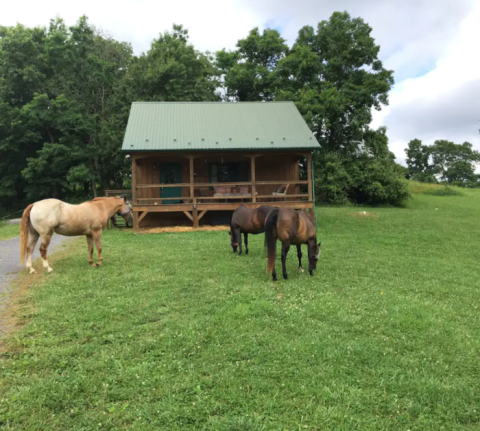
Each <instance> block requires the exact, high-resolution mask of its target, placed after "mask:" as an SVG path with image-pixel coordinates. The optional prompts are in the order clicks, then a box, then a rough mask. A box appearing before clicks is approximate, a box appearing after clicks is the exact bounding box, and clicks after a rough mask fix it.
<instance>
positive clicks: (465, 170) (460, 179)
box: [431, 140, 480, 187]
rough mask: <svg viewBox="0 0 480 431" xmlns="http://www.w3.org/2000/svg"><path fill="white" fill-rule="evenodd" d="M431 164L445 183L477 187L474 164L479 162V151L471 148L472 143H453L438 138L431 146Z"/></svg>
mask: <svg viewBox="0 0 480 431" xmlns="http://www.w3.org/2000/svg"><path fill="white" fill-rule="evenodd" d="M431 154H432V160H433V166H434V168H435V170H436V172H437V173H438V175H439V176H440V179H441V180H442V181H443V182H445V183H447V184H454V185H459V186H467V187H478V186H479V183H478V175H476V174H475V164H476V163H478V162H480V153H479V152H478V151H475V150H473V148H472V144H470V143H469V142H464V143H463V144H455V143H453V142H450V141H446V140H438V141H435V143H434V144H433V145H432V147H431Z"/></svg>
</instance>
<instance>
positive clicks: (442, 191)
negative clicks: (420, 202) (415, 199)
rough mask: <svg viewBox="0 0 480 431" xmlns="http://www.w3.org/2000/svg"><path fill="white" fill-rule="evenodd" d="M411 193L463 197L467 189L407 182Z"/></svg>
mask: <svg viewBox="0 0 480 431" xmlns="http://www.w3.org/2000/svg"><path fill="white" fill-rule="evenodd" d="M408 183H409V185H410V190H411V191H412V193H419V194H426V195H435V196H458V195H464V194H465V191H466V190H468V189H462V188H460V187H454V186H445V185H442V184H429V183H419V182H418V181H409V182H408Z"/></svg>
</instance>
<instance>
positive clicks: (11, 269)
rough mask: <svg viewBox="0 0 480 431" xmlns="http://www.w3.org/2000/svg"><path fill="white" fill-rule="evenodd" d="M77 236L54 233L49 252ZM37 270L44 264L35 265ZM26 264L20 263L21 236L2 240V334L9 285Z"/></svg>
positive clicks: (0, 264)
mask: <svg viewBox="0 0 480 431" xmlns="http://www.w3.org/2000/svg"><path fill="white" fill-rule="evenodd" d="M74 238H77V237H66V236H61V235H53V236H52V241H51V242H50V246H49V247H48V254H49V255H51V254H52V253H53V252H55V251H57V250H58V249H59V248H62V245H63V244H65V243H66V242H68V241H71V240H72V239H74ZM39 246H40V241H39V242H38V243H37V247H36V249H35V252H34V253H33V257H32V259H33V260H35V259H37V258H39V257H40V252H39ZM35 266H36V269H37V271H39V270H43V268H42V266H41V265H40V267H38V265H35ZM24 268H25V266H22V265H20V237H18V236H17V237H15V238H10V239H7V240H5V241H1V240H0V336H1V335H2V333H3V332H4V330H5V327H4V325H2V314H3V308H4V307H5V305H6V303H7V301H8V293H9V291H8V290H9V286H10V285H11V283H12V282H13V281H14V280H15V279H16V278H17V276H18V273H19V272H20V271H21V270H23V269H24Z"/></svg>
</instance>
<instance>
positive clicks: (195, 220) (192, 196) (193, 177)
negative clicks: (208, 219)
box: [189, 156, 198, 229]
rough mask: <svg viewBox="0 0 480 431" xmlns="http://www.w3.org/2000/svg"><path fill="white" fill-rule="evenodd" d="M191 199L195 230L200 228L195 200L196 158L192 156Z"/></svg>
mask: <svg viewBox="0 0 480 431" xmlns="http://www.w3.org/2000/svg"><path fill="white" fill-rule="evenodd" d="M189 159H190V198H191V199H192V203H193V212H192V219H193V220H192V222H193V228H194V229H197V228H198V210H197V200H196V199H195V187H194V181H195V175H194V173H195V171H194V165H193V164H194V161H195V157H194V156H190V157H189Z"/></svg>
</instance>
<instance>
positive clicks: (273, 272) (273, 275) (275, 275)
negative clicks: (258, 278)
mask: <svg viewBox="0 0 480 431" xmlns="http://www.w3.org/2000/svg"><path fill="white" fill-rule="evenodd" d="M277 280H278V278H277V272H276V271H275V264H273V271H272V281H277Z"/></svg>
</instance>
